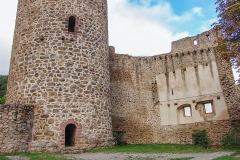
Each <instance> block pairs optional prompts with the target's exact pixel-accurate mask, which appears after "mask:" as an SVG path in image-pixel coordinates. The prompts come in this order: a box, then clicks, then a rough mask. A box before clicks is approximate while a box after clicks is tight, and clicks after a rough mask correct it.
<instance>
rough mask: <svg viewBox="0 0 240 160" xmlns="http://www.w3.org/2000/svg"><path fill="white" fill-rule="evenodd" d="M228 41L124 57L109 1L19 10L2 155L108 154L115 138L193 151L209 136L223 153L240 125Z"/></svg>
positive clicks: (0, 112) (31, 3)
mask: <svg viewBox="0 0 240 160" xmlns="http://www.w3.org/2000/svg"><path fill="white" fill-rule="evenodd" d="M219 36H221V35H220V33H218V32H216V31H214V30H210V31H207V32H204V33H202V34H199V35H197V36H194V37H187V38H184V39H181V40H178V41H175V42H173V43H172V51H171V52H170V53H167V54H161V55H156V56H152V57H133V56H129V55H121V54H117V53H115V49H114V47H109V46H108V19H107V0H81V1H80V0H60V1H59V0H58V1H57V0H48V1H46V0H19V4H18V12H17V18H16V28H15V34H14V41H13V48H12V57H11V63H10V71H9V78H8V86H7V100H6V103H7V104H6V105H4V106H0V130H1V131H2V132H0V152H13V151H27V150H28V151H30V152H42V151H47V152H57V151H60V150H70V151H72V152H75V151H76V152H77V151H79V150H82V149H88V148H95V147H108V146H112V145H113V144H114V139H113V131H117V132H126V134H125V136H124V140H125V141H126V142H127V143H129V144H134V143H135V144H136V143H180V139H181V138H183V137H185V138H186V139H188V141H189V143H191V137H192V136H191V135H192V133H193V132H194V131H196V130H203V129H206V130H207V134H208V136H209V137H210V139H211V142H212V144H218V143H219V142H220V140H221V137H222V135H223V134H224V133H227V132H229V131H230V130H231V129H232V128H231V124H232V122H233V121H238V120H239V118H240V117H239V116H240V109H239V105H238V104H237V102H238V97H237V96H236V95H237V94H236V90H235V85H234V80H233V75H232V71H231V66H230V63H229V62H227V61H225V60H224V59H221V57H219V56H218V54H217V53H216V51H215V47H216V45H217V44H216V41H217V38H218V37H219ZM206 103H210V104H211V107H212V112H211V113H207V112H206V111H205V110H206V109H204V105H205V104H206ZM185 106H188V107H189V108H190V111H191V114H190V116H186V115H184V114H183V111H184V110H183V108H184V107H185ZM19 143H21V144H23V145H22V146H19Z"/></svg>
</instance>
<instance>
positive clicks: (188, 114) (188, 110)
mask: <svg viewBox="0 0 240 160" xmlns="http://www.w3.org/2000/svg"><path fill="white" fill-rule="evenodd" d="M183 109H184V115H185V117H191V116H192V112H191V107H184V108H183Z"/></svg>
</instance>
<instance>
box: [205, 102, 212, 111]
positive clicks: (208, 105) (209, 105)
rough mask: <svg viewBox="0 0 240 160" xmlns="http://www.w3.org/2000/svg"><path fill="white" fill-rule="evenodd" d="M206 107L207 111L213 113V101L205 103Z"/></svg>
mask: <svg viewBox="0 0 240 160" xmlns="http://www.w3.org/2000/svg"><path fill="white" fill-rule="evenodd" d="M204 107H205V112H206V113H213V107H212V103H205V104H204Z"/></svg>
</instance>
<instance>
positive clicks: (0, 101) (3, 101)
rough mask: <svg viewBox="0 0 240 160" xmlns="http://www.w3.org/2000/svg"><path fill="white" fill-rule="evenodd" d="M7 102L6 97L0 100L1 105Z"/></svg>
mask: <svg viewBox="0 0 240 160" xmlns="http://www.w3.org/2000/svg"><path fill="white" fill-rule="evenodd" d="M5 101H6V95H4V96H3V97H2V98H0V104H5Z"/></svg>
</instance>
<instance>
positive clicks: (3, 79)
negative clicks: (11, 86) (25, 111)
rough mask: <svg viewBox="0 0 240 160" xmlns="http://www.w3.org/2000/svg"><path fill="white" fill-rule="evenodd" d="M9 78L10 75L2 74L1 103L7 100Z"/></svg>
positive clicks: (0, 83) (0, 76)
mask: <svg viewBox="0 0 240 160" xmlns="http://www.w3.org/2000/svg"><path fill="white" fill-rule="evenodd" d="M7 79H8V76H2V75H0V104H4V103H5V100H6V96H5V95H6V90H7Z"/></svg>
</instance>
